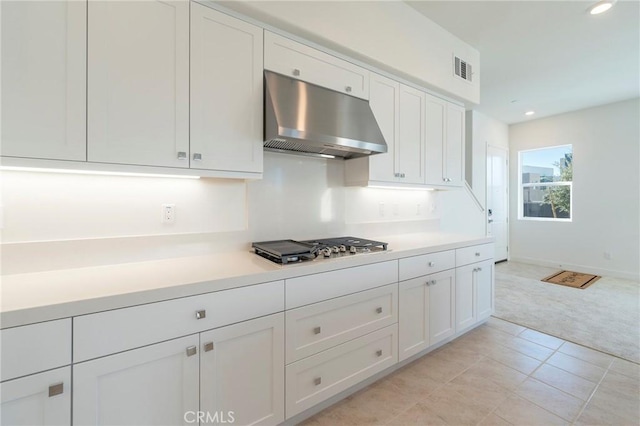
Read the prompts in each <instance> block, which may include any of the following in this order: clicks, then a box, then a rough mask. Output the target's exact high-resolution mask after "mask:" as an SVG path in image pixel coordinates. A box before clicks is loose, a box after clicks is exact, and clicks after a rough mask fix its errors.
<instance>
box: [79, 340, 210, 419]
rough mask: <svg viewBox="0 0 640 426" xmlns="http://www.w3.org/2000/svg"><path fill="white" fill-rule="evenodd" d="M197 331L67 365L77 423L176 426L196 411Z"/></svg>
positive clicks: (197, 376) (197, 372)
mask: <svg viewBox="0 0 640 426" xmlns="http://www.w3.org/2000/svg"><path fill="white" fill-rule="evenodd" d="M198 342H199V340H198V335H197V334H194V335H191V336H187V337H182V338H179V339H174V340H170V341H167V342H163V343H158V344H155V345H151V346H146V347H143V348H140V349H134V350H130V351H127V352H122V353H119V354H115V355H110V356H106V357H103V358H98V359H95V360H93V361H87V362H83V363H80V364H76V365H74V367H73V422H74V424H78V425H168V424H171V425H182V424H189V423H188V422H187V420H189V419H188V418H187V419H185V417H188V414H187V413H190V412H193V413H197V412H198V381H199V359H198V356H197V355H198V353H197V352H198Z"/></svg>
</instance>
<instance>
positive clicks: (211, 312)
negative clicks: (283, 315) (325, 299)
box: [73, 281, 284, 362]
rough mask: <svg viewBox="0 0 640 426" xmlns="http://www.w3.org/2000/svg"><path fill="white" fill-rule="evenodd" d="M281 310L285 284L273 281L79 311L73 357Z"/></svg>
mask: <svg viewBox="0 0 640 426" xmlns="http://www.w3.org/2000/svg"><path fill="white" fill-rule="evenodd" d="M283 310H284V284H283V282H282V281H274V282H271V283H266V284H258V285H253V286H248V287H241V288H235V289H232V290H225V291H218V292H215V293H208V294H203V295H199V296H191V297H185V298H181V299H175V300H169V301H166V302H158V303H151V304H148V305H141V306H134V307H131V308H124V309H116V310H113V311H107V312H100V313H97V314H91V315H84V316H80V317H75V318H74V319H73V337H74V341H75V344H74V346H73V357H74V361H75V362H80V361H85V360H88V359H92V358H97V357H100V356H104V355H108V354H110V353H114V352H120V351H124V350H127V349H132V348H136V347H140V346H145V345H149V344H152V343H157V342H160V341H163V340H168V339H173V338H175V337H180V336H184V335H187V334H191V333H197V332H200V331H204V330H209V329H212V328H216V327H222V326H224V325H228V324H233V323H236V322H240V321H244V320H248V319H251V318H257V317H261V316H264V315H269V314H273V313H275V312H281V311H283ZM200 311H204V317H202V318H200V319H198V318H197V312H200ZM201 316H202V315H201Z"/></svg>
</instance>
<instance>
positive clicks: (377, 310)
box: [376, 306, 382, 314]
mask: <svg viewBox="0 0 640 426" xmlns="http://www.w3.org/2000/svg"><path fill="white" fill-rule="evenodd" d="M376 313H378V314H381V313H382V307H380V306H378V307H377V308H376Z"/></svg>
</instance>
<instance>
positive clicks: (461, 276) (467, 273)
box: [456, 263, 478, 331]
mask: <svg viewBox="0 0 640 426" xmlns="http://www.w3.org/2000/svg"><path fill="white" fill-rule="evenodd" d="M477 267H478V264H476V263H473V264H471V265H466V266H461V267H459V268H456V331H461V330H464V329H465V328H468V327H470V326H472V325H473V324H475V323H476V319H477V318H478V316H477V314H476V309H477V308H476V304H475V298H476V297H475V292H476V289H475V280H476V268H477Z"/></svg>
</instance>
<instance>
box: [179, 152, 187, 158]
mask: <svg viewBox="0 0 640 426" xmlns="http://www.w3.org/2000/svg"><path fill="white" fill-rule="evenodd" d="M186 159H187V153H186V152H185V151H178V160H186Z"/></svg>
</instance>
